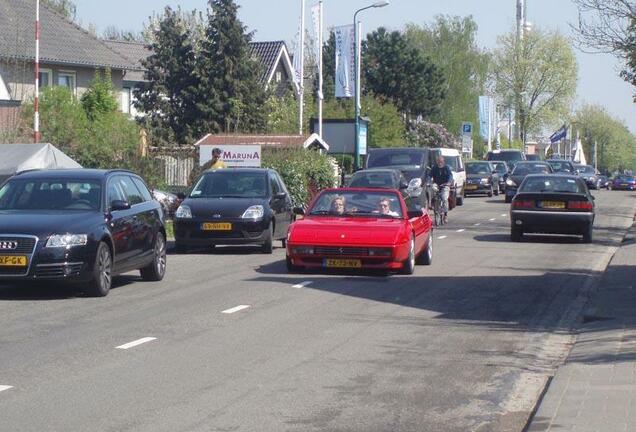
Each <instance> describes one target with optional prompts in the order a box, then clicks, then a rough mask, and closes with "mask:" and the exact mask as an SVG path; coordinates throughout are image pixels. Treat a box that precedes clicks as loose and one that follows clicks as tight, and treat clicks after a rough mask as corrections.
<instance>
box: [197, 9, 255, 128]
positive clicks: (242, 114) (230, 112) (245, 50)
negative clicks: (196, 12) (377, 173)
mask: <svg viewBox="0 0 636 432" xmlns="http://www.w3.org/2000/svg"><path fill="white" fill-rule="evenodd" d="M205 35H206V37H205V40H204V41H203V43H202V50H201V54H200V56H199V58H200V62H199V65H198V67H199V70H200V74H201V78H202V79H201V85H200V87H199V102H198V107H199V110H200V113H201V116H202V120H203V122H202V127H203V129H202V130H200V131H199V132H200V133H203V132H206V133H208V132H238V131H243V132H258V131H262V130H264V129H265V126H266V118H265V113H264V112H263V109H262V108H263V105H264V103H265V100H266V95H265V91H264V89H263V87H262V85H261V83H260V82H259V72H260V65H259V64H258V63H257V62H256V60H254V59H253V58H252V57H251V55H250V48H249V42H250V40H251V38H252V34H251V33H246V28H245V26H243V23H242V22H241V21H240V20H239V19H238V6H237V5H236V3H235V2H234V1H233V0H210V8H209V11H208V23H207V27H206V30H205ZM203 98H205V100H203Z"/></svg>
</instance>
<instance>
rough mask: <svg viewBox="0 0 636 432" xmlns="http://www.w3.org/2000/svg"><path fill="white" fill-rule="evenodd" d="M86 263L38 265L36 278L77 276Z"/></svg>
mask: <svg viewBox="0 0 636 432" xmlns="http://www.w3.org/2000/svg"><path fill="white" fill-rule="evenodd" d="M83 265H84V263H62V264H52V265H49V264H44V265H38V266H37V267H36V270H35V277H36V278H63V277H69V276H76V275H78V274H79V273H80V272H81V271H82V267H83Z"/></svg>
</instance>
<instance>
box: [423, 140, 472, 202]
mask: <svg viewBox="0 0 636 432" xmlns="http://www.w3.org/2000/svg"><path fill="white" fill-rule="evenodd" d="M440 155H441V156H444V159H445V160H446V165H448V166H449V167H451V169H452V170H453V180H454V182H455V188H456V190H457V205H458V206H460V205H463V204H464V187H465V186H466V170H465V169H464V161H463V160H462V154H461V153H460V151H459V150H456V149H450V148H433V149H431V156H432V157H431V165H434V164H435V161H436V160H437V158H438V157H439V156H440Z"/></svg>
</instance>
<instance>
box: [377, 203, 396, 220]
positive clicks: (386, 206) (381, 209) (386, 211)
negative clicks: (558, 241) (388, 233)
mask: <svg viewBox="0 0 636 432" xmlns="http://www.w3.org/2000/svg"><path fill="white" fill-rule="evenodd" d="M375 213H379V214H381V215H387V216H393V217H398V216H400V215H399V213H398V212H396V211H393V210H391V201H390V200H389V199H388V198H382V199H380V201H379V202H378V209H377V211H376V212H375Z"/></svg>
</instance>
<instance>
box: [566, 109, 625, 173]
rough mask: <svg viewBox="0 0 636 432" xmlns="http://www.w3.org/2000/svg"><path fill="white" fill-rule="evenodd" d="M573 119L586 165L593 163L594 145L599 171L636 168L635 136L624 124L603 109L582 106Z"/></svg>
mask: <svg viewBox="0 0 636 432" xmlns="http://www.w3.org/2000/svg"><path fill="white" fill-rule="evenodd" d="M574 118H575V122H576V123H575V124H576V125H578V127H579V132H580V135H581V138H582V141H583V150H584V152H585V155H586V157H587V160H588V162H592V159H593V155H594V143H596V144H597V154H598V167H599V169H600V170H601V171H604V172H614V171H617V170H624V169H632V170H633V169H636V161H635V160H634V155H635V154H636V137H635V136H634V135H633V134H632V133H630V131H629V129H628V128H627V126H626V125H625V123H624V122H622V121H619V120H617V119H616V118H614V117H612V116H611V115H610V114H609V113H608V112H607V110H606V109H605V108H603V107H601V106H598V105H585V106H583V107H581V108H580V109H579V110H578V111H577V112H576V114H575V117H574Z"/></svg>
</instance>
